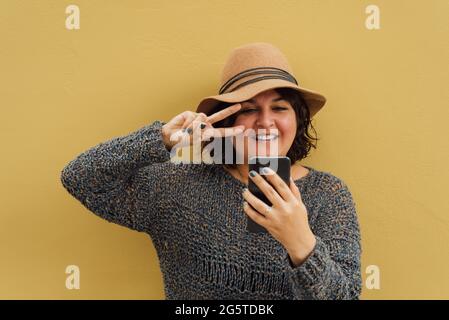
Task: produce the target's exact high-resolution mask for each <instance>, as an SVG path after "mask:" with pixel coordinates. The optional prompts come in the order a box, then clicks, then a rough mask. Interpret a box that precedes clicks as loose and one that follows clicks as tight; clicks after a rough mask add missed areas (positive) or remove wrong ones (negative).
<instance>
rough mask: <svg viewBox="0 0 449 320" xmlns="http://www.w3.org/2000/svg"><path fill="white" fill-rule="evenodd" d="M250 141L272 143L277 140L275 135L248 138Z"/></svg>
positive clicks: (259, 135) (258, 135)
mask: <svg viewBox="0 0 449 320" xmlns="http://www.w3.org/2000/svg"><path fill="white" fill-rule="evenodd" d="M250 138H251V139H252V140H256V141H260V142H264V141H274V140H276V139H277V138H278V135H277V134H273V133H272V134H257V135H253V136H251V137H250Z"/></svg>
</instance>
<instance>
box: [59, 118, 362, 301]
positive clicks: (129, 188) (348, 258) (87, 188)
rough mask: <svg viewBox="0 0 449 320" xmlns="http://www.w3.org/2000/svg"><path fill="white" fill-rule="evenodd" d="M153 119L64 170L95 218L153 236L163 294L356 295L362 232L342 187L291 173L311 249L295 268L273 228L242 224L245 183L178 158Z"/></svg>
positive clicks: (325, 178) (329, 179) (316, 174)
mask: <svg viewBox="0 0 449 320" xmlns="http://www.w3.org/2000/svg"><path fill="white" fill-rule="evenodd" d="M164 123H165V122H162V121H154V122H153V123H152V124H150V125H147V126H145V127H143V128H141V129H139V130H137V131H135V132H133V133H131V134H129V135H126V136H122V137H117V138H114V139H111V140H109V141H107V142H103V143H100V144H99V145H97V146H95V147H93V148H91V149H89V150H87V151H86V152H84V153H82V154H80V155H79V156H78V157H77V158H75V159H74V160H72V161H71V162H70V163H69V164H67V166H66V167H65V168H64V169H63V171H62V175H61V181H62V184H63V185H64V187H65V188H66V189H67V190H68V192H69V193H70V194H71V195H73V196H74V197H75V198H76V199H78V200H79V201H80V202H81V203H82V204H83V205H84V206H85V207H86V208H88V209H89V210H90V211H92V212H93V213H95V214H96V215H98V216H100V217H102V218H104V219H106V220H107V221H109V222H113V223H116V224H119V225H122V226H125V227H128V228H131V229H133V230H137V231H139V232H145V233H147V234H148V235H149V236H150V237H151V239H152V240H153V244H154V246H155V248H156V251H157V253H158V257H159V263H160V268H161V271H162V274H163V280H164V288H165V295H166V298H167V299H358V298H359V295H360V292H361V275H360V254H361V247H360V232H359V224H358V219H357V215H356V210H355V204H354V201H353V198H352V196H351V193H350V191H349V189H348V187H347V185H346V184H345V183H344V182H343V181H342V180H341V179H339V178H337V177H335V176H333V175H332V174H330V173H326V172H321V171H318V170H315V169H313V168H311V167H307V168H308V169H309V170H310V172H309V174H308V175H307V176H305V177H303V178H300V179H299V180H296V181H295V183H296V184H297V186H298V187H299V190H300V192H301V195H302V200H303V202H304V204H305V205H306V207H307V211H308V214H309V223H310V226H311V229H312V231H313V233H314V234H315V236H316V239H317V241H316V246H315V248H314V250H313V252H312V253H311V255H310V256H309V257H308V258H307V260H306V261H305V262H304V263H303V264H301V265H300V266H298V267H294V266H293V265H292V264H291V260H290V259H289V256H288V254H287V252H286V250H285V249H284V247H283V246H282V245H281V244H280V243H279V242H278V241H277V240H275V239H274V238H273V237H272V236H271V235H270V234H269V233H264V234H257V233H256V234H253V233H249V232H247V231H246V223H247V216H246V214H245V212H244V211H243V207H242V204H243V196H242V192H243V188H244V187H246V186H245V185H244V184H243V183H242V182H241V181H239V180H237V179H235V178H234V177H232V176H231V175H230V174H229V173H228V172H227V171H225V170H224V168H223V167H222V165H220V164H206V163H201V164H185V163H184V164H175V163H172V162H170V153H169V152H168V151H167V149H166V148H165V146H164V144H163V142H162V134H161V127H162V125H163V124H164Z"/></svg>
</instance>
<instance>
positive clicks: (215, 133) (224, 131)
mask: <svg viewBox="0 0 449 320" xmlns="http://www.w3.org/2000/svg"><path fill="white" fill-rule="evenodd" d="M243 131H245V126H243V125H242V126H235V127H227V128H213V127H212V128H210V130H208V131H207V133H206V136H207V137H208V138H210V137H214V138H223V137H230V136H236V135H239V134H241V133H243Z"/></svg>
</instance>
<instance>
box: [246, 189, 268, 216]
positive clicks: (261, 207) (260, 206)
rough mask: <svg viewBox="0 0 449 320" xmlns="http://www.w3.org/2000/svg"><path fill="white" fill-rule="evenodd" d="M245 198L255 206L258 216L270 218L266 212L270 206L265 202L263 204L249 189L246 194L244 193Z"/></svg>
mask: <svg viewBox="0 0 449 320" xmlns="http://www.w3.org/2000/svg"><path fill="white" fill-rule="evenodd" d="M243 198H244V199H245V200H246V201H247V202H248V203H249V204H251V205H252V206H253V208H254V210H255V211H256V212H257V213H258V214H260V215H262V216H264V217H266V218H268V217H267V216H266V211H267V206H268V205H267V204H266V203H265V202H263V201H262V200H260V199H259V198H257V197H256V196H255V195H254V194H252V192H251V191H249V190H248V189H246V190H245V192H243Z"/></svg>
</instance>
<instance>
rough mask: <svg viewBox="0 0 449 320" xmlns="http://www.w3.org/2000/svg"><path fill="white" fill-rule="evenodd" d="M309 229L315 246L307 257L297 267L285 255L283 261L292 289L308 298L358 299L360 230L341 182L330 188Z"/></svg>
mask: <svg viewBox="0 0 449 320" xmlns="http://www.w3.org/2000/svg"><path fill="white" fill-rule="evenodd" d="M311 228H312V231H313V232H314V234H315V237H316V245H315V248H314V249H313V251H312V253H311V254H310V255H309V257H308V258H307V259H306V260H305V261H304V262H303V263H302V264H301V265H299V266H297V267H295V266H294V265H293V264H292V262H291V260H290V257H289V256H288V255H287V258H286V259H287V261H288V262H287V263H288V268H289V271H290V274H291V277H292V280H293V282H294V284H295V286H294V287H295V290H298V291H302V293H303V295H304V296H305V297H306V298H308V299H320V300H324V299H331V300H339V299H344V300H357V299H359V296H360V293H361V289H362V283H361V282H362V280H361V273H360V255H361V244H360V228H359V223H358V219H357V214H356V209H355V204H354V201H353V198H352V195H351V193H350V191H349V189H348V187H347V185H346V184H345V183H344V182H343V181H341V180H339V182H338V183H337V184H336V185H335V186H333V188H332V192H331V195H330V197H329V201H328V202H327V204H326V205H325V206H324V207H323V211H322V212H320V215H319V217H318V218H317V221H316V222H315V223H314V225H313V226H312V227H311ZM314 229H316V230H320V232H315V231H314Z"/></svg>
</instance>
